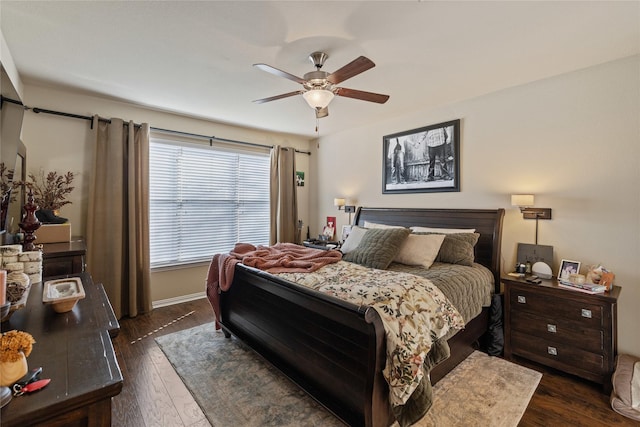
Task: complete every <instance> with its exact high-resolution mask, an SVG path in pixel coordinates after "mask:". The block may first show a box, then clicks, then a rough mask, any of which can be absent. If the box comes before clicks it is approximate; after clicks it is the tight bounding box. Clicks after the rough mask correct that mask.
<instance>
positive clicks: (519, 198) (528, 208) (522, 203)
mask: <svg viewBox="0 0 640 427" xmlns="http://www.w3.org/2000/svg"><path fill="white" fill-rule="evenodd" d="M533 200H534V197H533V194H512V195H511V206H518V207H519V208H520V212H522V218H524V219H535V220H536V245H537V244H538V220H539V219H551V208H534V207H533Z"/></svg>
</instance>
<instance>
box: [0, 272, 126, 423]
mask: <svg viewBox="0 0 640 427" xmlns="http://www.w3.org/2000/svg"><path fill="white" fill-rule="evenodd" d="M62 277H81V278H82V284H83V286H84V289H85V293H86V297H85V298H84V299H81V300H80V301H78V303H77V304H76V306H75V307H74V308H73V310H72V311H70V312H67V313H56V312H54V311H53V307H51V306H49V305H44V304H42V286H43V284H42V283H34V284H32V285H31V292H30V294H29V298H28V300H27V305H26V307H25V308H23V309H21V310H18V311H16V312H15V313H14V314H13V315H12V316H11V318H10V319H9V320H8V321H6V322H3V323H2V325H1V326H2V331H3V332H5V331H9V330H13V329H17V330H21V331H26V332H29V333H30V334H31V335H33V337H34V339H35V340H36V343H35V344H34V345H33V352H32V353H31V355H30V356H29V357H28V358H27V362H28V364H29V369H30V370H31V369H33V368H37V367H39V366H42V375H41V378H51V383H50V384H49V385H48V386H47V387H45V388H44V389H42V390H40V391H38V392H35V393H33V394H29V395H24V396H20V397H14V398H13V399H12V400H11V402H9V403H8V404H7V405H6V406H5V407H3V408H2V413H1V414H0V415H1V416H0V419H2V426H3V427H10V426H21V427H22V426H31V425H47V426H68V425H74V426H75V425H84V426H101V427H102V426H104V427H107V426H110V425H111V398H112V397H113V396H116V395H117V394H119V393H120V391H121V390H122V381H123V380H122V372H121V371H120V367H119V366H118V361H117V359H116V355H115V352H114V350H113V345H112V343H111V339H112V337H114V336H116V335H117V334H118V332H119V330H120V325H119V324H118V321H117V319H116V317H115V315H114V314H113V309H112V308H111V304H110V303H109V300H108V299H107V296H106V293H105V291H104V288H103V286H102V284H94V283H93V280H92V279H91V276H90V275H89V274H87V273H81V274H74V275H70V276H62Z"/></svg>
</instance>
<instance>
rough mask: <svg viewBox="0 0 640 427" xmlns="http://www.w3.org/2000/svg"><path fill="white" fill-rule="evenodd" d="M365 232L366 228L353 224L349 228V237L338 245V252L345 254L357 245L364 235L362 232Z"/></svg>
mask: <svg viewBox="0 0 640 427" xmlns="http://www.w3.org/2000/svg"><path fill="white" fill-rule="evenodd" d="M366 232H367V229H366V228H362V227H358V226H357V225H354V226H353V227H352V228H351V233H349V237H347V240H345V241H344V243H343V244H342V246H341V247H340V252H342V253H343V254H347V253H349V252H351V251H352V250H354V249H355V248H357V247H358V245H359V244H360V241H361V240H362V238H363V237H364V233H366Z"/></svg>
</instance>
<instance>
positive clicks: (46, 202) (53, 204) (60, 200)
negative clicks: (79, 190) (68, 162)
mask: <svg viewBox="0 0 640 427" xmlns="http://www.w3.org/2000/svg"><path fill="white" fill-rule="evenodd" d="M73 178H74V175H73V172H67V173H66V174H64V175H61V174H58V172H56V171H51V172H45V171H44V169H40V171H39V172H38V173H37V174H34V173H30V174H29V181H26V182H20V183H17V185H25V186H26V187H27V188H28V189H30V190H31V191H32V192H33V199H34V202H35V204H36V205H38V207H39V209H38V210H37V211H36V217H37V218H38V220H39V221H40V222H42V223H44V224H63V223H65V222H67V219H66V218H60V217H59V216H58V214H59V213H60V208H62V207H63V206H65V205H68V204H71V201H69V200H68V199H67V197H68V196H69V194H70V193H71V192H72V191H73V189H74V188H75V187H74V186H73V185H72V184H73Z"/></svg>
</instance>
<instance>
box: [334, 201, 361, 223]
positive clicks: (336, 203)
mask: <svg viewBox="0 0 640 427" xmlns="http://www.w3.org/2000/svg"><path fill="white" fill-rule="evenodd" d="M333 206H337V207H338V210H339V211H341V210H344V212H345V213H348V214H349V225H351V214H352V213H354V212H355V211H356V207H355V206H354V205H347V204H346V201H345V199H341V198H340V199H333Z"/></svg>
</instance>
